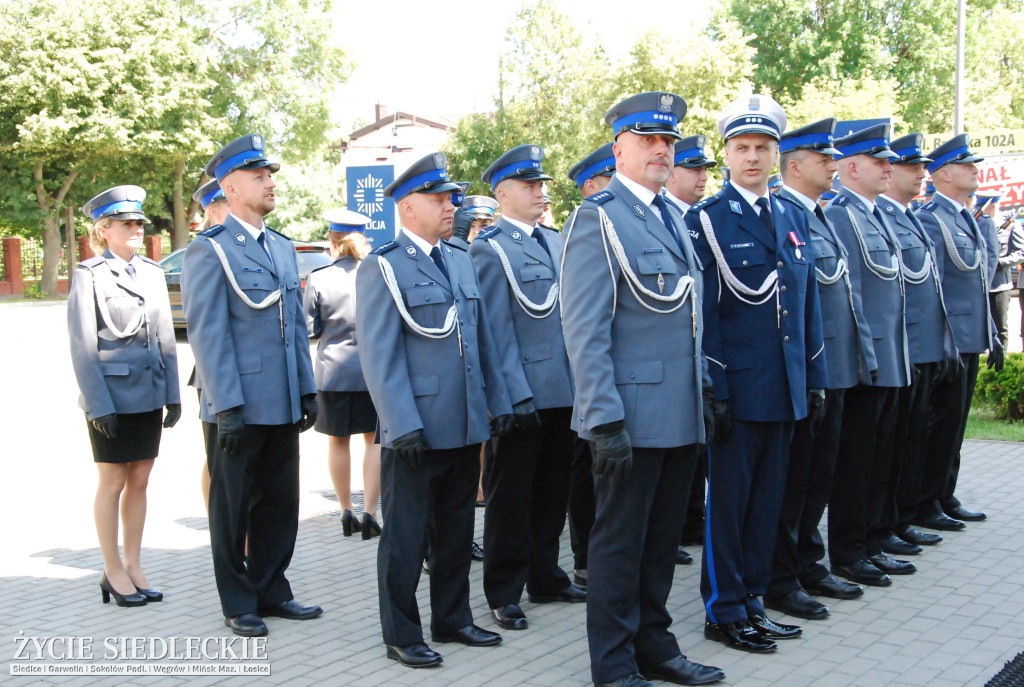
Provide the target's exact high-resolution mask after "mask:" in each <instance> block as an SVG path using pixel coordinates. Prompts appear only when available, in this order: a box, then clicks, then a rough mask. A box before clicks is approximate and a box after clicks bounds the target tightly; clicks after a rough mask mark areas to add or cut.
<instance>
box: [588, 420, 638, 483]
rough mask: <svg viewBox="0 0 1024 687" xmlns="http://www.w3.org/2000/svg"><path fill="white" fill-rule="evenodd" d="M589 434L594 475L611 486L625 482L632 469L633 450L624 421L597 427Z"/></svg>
mask: <svg viewBox="0 0 1024 687" xmlns="http://www.w3.org/2000/svg"><path fill="white" fill-rule="evenodd" d="M590 434H591V440H592V441H593V442H594V475H595V476H597V477H600V478H602V479H606V480H608V481H609V482H610V483H611V484H619V483H621V482H625V481H626V479H628V478H629V473H630V471H631V470H632V469H633V449H632V447H630V445H629V433H628V432H626V421H625V420H619V421H617V422H609V423H607V424H604V425H598V426H597V427H594V429H593V430H592V431H591V433H590Z"/></svg>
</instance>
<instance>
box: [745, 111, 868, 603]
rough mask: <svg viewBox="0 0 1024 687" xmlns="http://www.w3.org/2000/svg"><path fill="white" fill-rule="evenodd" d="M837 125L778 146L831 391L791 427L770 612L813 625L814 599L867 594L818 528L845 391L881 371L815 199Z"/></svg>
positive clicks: (830, 169) (786, 137)
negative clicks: (864, 372) (839, 572)
mask: <svg viewBox="0 0 1024 687" xmlns="http://www.w3.org/2000/svg"><path fill="white" fill-rule="evenodd" d="M835 126H836V120H835V119H834V118H829V119H822V120H821V121H818V122H814V123H813V124H808V125H807V126H804V127H801V128H799V129H792V130H790V131H787V132H786V133H784V134H783V135H782V139H781V140H780V142H779V152H780V154H781V157H780V168H781V170H782V171H781V175H782V180H783V187H782V188H781V189H779V191H778V197H779V198H782V199H786V200H790V201H792V202H793V204H795V205H796V206H798V207H799V208H800V209H801V210H803V214H804V216H805V217H806V219H807V226H808V228H809V229H810V242H809V243H810V248H811V252H812V253H813V255H814V271H815V276H816V279H817V282H818V297H819V301H820V304H821V322H822V332H823V336H824V339H825V363H826V365H828V387H827V388H826V390H825V410H824V412H823V414H822V416H821V419H820V421H819V422H817V423H814V422H812V421H811V419H810V418H805V419H803V420H800V421H799V422H797V423H796V425H795V426H794V428H793V441H792V443H791V444H790V455H789V470H788V472H787V476H786V494H785V498H784V499H783V503H782V513H781V515H780V517H779V528H778V535H777V537H776V540H775V553H774V554H773V557H772V581H771V584H770V585H769V587H768V591H767V593H766V594H765V597H764V605H765V606H767V607H768V608H771V609H773V610H777V611H782V612H784V613H787V614H789V615H792V616H796V617H797V618H805V619H808V620H816V619H821V618H826V617H828V615H829V611H828V607H827V606H825V605H824V604H822V603H821V602H819V601H818V600H816V599H813V598H811V597H810V596H809V593H812V594H815V595H817V596H828V597H832V598H835V599H852V598H855V597H858V596H860V595H861V594H863V593H864V591H863V589H861V587H860V586H858V585H855V584H850V583H849V582H845V581H843V580H839V579H836V578H835V577H833V576H832V574H831V573H830V572H829V571H828V568H826V567H825V566H824V565H822V564H821V561H822V559H823V558H824V557H825V544H824V542H823V541H822V538H821V534H820V533H819V532H818V523H819V522H820V521H821V517H822V515H823V514H824V513H825V506H826V505H827V504H828V497H829V493H830V492H831V491H832V474H833V472H834V471H835V464H836V452H837V450H838V446H839V431H840V427H841V425H842V419H843V398H844V394H845V391H846V389H848V388H850V387H851V386H853V385H854V384H856V382H857V371H858V369H859V368H860V366H861V365H864V366H865V367H867V368H868V369H874V368H875V367H877V363H875V360H874V355H875V354H874V348H873V347H872V345H871V336H870V334H869V333H868V329H867V326H866V325H865V323H864V312H863V305H862V304H861V297H860V292H859V291H854V290H853V286H852V284H851V282H850V277H849V274H848V268H847V263H848V260H849V255H848V254H847V252H846V248H845V247H844V246H843V244H842V243H841V242H840V241H839V239H838V238H837V237H836V234H835V231H834V230H833V229H832V225H831V223H830V222H829V221H828V218H826V217H825V213H824V212H823V211H822V209H821V207H820V206H819V205H818V200H817V199H818V197H819V196H820V195H821V194H822V193H823V192H825V191H828V190H829V189H831V187H832V178H833V176H834V175H835V173H836V169H837V167H836V163H835V159H834V156H836V155H839V151H838V150H836V149H835V147H834V144H833V140H832V135H833V133H834V131H835ZM855 304H856V305H855Z"/></svg>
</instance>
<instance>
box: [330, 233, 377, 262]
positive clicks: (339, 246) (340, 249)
mask: <svg viewBox="0 0 1024 687" xmlns="http://www.w3.org/2000/svg"><path fill="white" fill-rule="evenodd" d="M327 240H328V241H330V242H331V257H333V258H334V259H338V258H340V257H341V256H343V255H349V256H352V257H353V258H355V259H356V260H362V259H363V258H365V257H366V256H367V255H368V254H369V253H370V243H369V241H367V240H366V237H365V236H363V232H361V231H329V232H327Z"/></svg>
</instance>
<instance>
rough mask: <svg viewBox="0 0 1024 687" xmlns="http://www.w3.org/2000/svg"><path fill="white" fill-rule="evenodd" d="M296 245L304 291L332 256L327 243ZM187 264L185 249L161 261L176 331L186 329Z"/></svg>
mask: <svg viewBox="0 0 1024 687" xmlns="http://www.w3.org/2000/svg"><path fill="white" fill-rule="evenodd" d="M292 243H293V244H294V245H295V261H296V262H297V263H298V267H299V281H300V283H301V284H302V289H303V291H305V289H306V280H307V279H308V278H309V273H310V272H312V271H313V270H315V269H316V268H317V267H323V266H324V265H327V264H329V263H330V262H331V254H330V253H329V252H328V251H327V245H328V244H327V242H326V241H312V242H306V241H293V242H292ZM184 264H185V249H184V248H179V249H178V250H176V251H174V252H173V253H171V254H170V255H168V256H167V257H166V258H164V259H163V260H161V261H160V266H161V267H163V268H164V279H165V280H166V281H167V295H168V296H169V297H170V299H171V318H172V319H173V320H174V328H175V329H184V328H185V311H184V310H183V309H182V307H181V268H182V266H183V265H184Z"/></svg>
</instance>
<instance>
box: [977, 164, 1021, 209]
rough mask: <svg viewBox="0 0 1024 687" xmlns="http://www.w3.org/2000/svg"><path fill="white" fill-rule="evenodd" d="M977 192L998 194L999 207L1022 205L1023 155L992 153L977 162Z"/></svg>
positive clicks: (1006, 207)
mask: <svg viewBox="0 0 1024 687" xmlns="http://www.w3.org/2000/svg"><path fill="white" fill-rule="evenodd" d="M978 193H979V194H980V195H998V196H1000V201H999V208H1000V209H1001V210H1003V211H1007V210H1016V209H1018V208H1020V207H1022V206H1024V155H993V156H992V157H986V158H985V160H984V161H982V162H979V163H978Z"/></svg>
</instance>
